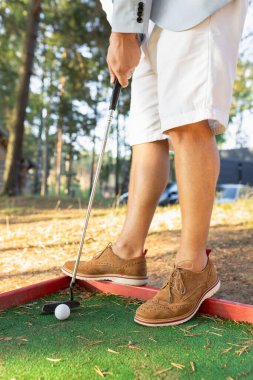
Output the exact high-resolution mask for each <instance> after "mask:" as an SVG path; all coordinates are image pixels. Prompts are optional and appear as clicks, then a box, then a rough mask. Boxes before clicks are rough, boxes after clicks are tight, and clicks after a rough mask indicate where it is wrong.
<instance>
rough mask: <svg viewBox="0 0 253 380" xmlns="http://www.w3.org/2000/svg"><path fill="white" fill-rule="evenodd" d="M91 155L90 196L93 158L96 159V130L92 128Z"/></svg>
mask: <svg viewBox="0 0 253 380" xmlns="http://www.w3.org/2000/svg"><path fill="white" fill-rule="evenodd" d="M92 144H93V147H92V153H91V155H92V156H91V168H90V190H89V194H91V190H92V184H93V178H94V165H95V157H96V128H95V127H94V131H93V138H92Z"/></svg>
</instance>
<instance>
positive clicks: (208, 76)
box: [204, 15, 212, 108]
mask: <svg viewBox="0 0 253 380" xmlns="http://www.w3.org/2000/svg"><path fill="white" fill-rule="evenodd" d="M211 22H212V15H211V16H210V17H209V23H208V39H207V49H208V50H207V51H208V57H207V78H206V95H205V102H204V108H207V98H208V89H209V86H210V76H211V75H210V73H211V52H210V50H211Z"/></svg>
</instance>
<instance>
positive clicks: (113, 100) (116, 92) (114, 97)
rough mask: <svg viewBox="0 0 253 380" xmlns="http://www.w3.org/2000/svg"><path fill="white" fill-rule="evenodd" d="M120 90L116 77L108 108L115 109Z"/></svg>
mask: <svg viewBox="0 0 253 380" xmlns="http://www.w3.org/2000/svg"><path fill="white" fill-rule="evenodd" d="M120 90H121V85H120V83H119V81H118V79H116V81H115V83H114V85H113V90H112V97H111V103H110V107H109V110H113V111H115V109H116V107H117V103H118V100H119V94H120Z"/></svg>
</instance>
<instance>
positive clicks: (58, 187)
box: [55, 116, 62, 195]
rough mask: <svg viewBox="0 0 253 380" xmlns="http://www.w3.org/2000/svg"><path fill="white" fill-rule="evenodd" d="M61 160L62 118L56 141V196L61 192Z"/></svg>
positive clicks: (59, 122)
mask: <svg viewBox="0 0 253 380" xmlns="http://www.w3.org/2000/svg"><path fill="white" fill-rule="evenodd" d="M61 160H62V118H61V116H60V119H59V121H58V126H57V141H56V165H55V194H56V195H59V194H60V191H61Z"/></svg>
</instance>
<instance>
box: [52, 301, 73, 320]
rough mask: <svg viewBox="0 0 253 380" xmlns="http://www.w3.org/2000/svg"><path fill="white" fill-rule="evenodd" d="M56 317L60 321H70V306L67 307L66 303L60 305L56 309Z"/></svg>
mask: <svg viewBox="0 0 253 380" xmlns="http://www.w3.org/2000/svg"><path fill="white" fill-rule="evenodd" d="M54 315H55V317H56V318H57V319H59V320H60V321H64V319H68V317H69V316H70V308H69V307H68V305H65V304H64V303H63V304H61V305H58V306H57V307H56V308H55V311H54Z"/></svg>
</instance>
